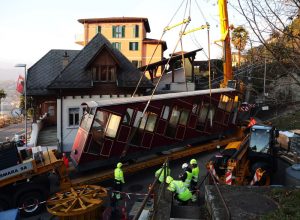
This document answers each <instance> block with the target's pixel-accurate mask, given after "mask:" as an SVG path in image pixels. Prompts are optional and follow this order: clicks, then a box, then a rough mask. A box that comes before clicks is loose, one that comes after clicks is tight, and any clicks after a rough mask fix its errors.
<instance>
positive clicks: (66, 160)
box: [62, 153, 69, 168]
mask: <svg viewBox="0 0 300 220" xmlns="http://www.w3.org/2000/svg"><path fill="white" fill-rule="evenodd" d="M62 159H63V162H64V164H65V166H66V168H69V159H68V157H67V155H66V153H63V154H62Z"/></svg>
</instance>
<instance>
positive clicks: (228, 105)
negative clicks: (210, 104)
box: [218, 95, 234, 112]
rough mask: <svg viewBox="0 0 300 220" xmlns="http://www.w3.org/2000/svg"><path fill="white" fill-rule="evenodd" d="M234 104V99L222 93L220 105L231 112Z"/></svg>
mask: <svg viewBox="0 0 300 220" xmlns="http://www.w3.org/2000/svg"><path fill="white" fill-rule="evenodd" d="M233 104H234V99H232V98H230V97H228V96H227V95H221V96H220V101H219V105H218V107H219V108H220V109H223V110H225V111H227V112H231V110H232V107H233Z"/></svg>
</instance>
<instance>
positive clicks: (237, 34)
mask: <svg viewBox="0 0 300 220" xmlns="http://www.w3.org/2000/svg"><path fill="white" fill-rule="evenodd" d="M248 36H249V34H248V31H247V30H246V29H245V28H244V27H243V26H238V27H237V28H235V29H234V30H233V31H232V37H231V42H232V44H233V46H234V48H235V49H237V50H238V66H239V67H240V65H241V52H242V51H243V50H244V49H245V47H246V44H247V41H248Z"/></svg>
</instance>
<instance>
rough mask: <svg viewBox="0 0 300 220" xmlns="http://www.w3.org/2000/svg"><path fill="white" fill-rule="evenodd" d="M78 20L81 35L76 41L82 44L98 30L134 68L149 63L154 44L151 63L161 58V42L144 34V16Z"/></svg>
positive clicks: (146, 30)
mask: <svg viewBox="0 0 300 220" xmlns="http://www.w3.org/2000/svg"><path fill="white" fill-rule="evenodd" d="M78 21H79V22H80V23H81V24H83V27H84V34H83V35H80V37H79V38H77V39H76V43H77V44H80V45H83V46H85V45H86V44H87V43H88V42H89V41H90V40H91V39H92V38H93V37H94V36H95V34H97V33H101V34H103V35H104V36H105V37H106V38H107V39H108V40H109V41H110V42H111V43H112V45H113V47H114V48H116V49H118V50H120V51H121V52H122V53H123V54H124V55H125V56H126V57H127V59H129V60H130V61H131V62H132V63H133V64H134V65H135V66H136V67H141V66H145V65H147V64H148V63H149V61H150V59H151V57H152V55H153V53H154V51H155V48H156V46H157V45H158V47H157V49H156V51H155V54H154V55H153V57H152V60H151V63H154V62H158V61H161V60H162V59H163V52H164V51H165V50H166V49H167V44H166V42H165V41H159V40H156V39H150V38H147V33H150V31H151V30H150V25H149V21H148V19H147V18H138V17H111V18H89V19H79V20H78ZM159 72H160V70H159Z"/></svg>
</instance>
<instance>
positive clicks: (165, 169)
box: [133, 158, 169, 220]
mask: <svg viewBox="0 0 300 220" xmlns="http://www.w3.org/2000/svg"><path fill="white" fill-rule="evenodd" d="M168 161H169V159H168V158H167V159H166V160H165V162H164V164H163V169H161V171H160V173H159V174H158V175H157V177H155V179H154V181H153V183H152V184H151V187H150V189H149V190H148V194H147V196H146V197H145V198H144V200H143V202H142V205H141V207H140V209H139V210H138V212H137V214H136V215H135V216H134V218H133V220H138V219H139V217H140V215H141V213H142V211H143V209H144V208H145V205H146V203H147V202H148V200H149V198H150V196H151V195H152V192H153V189H154V187H155V186H156V184H157V181H158V179H159V177H160V175H161V174H162V172H164V181H163V183H162V185H161V188H160V193H159V197H158V199H157V201H156V202H155V204H158V202H159V200H160V197H161V194H162V193H161V192H162V189H163V188H164V184H165V182H166V181H165V180H166V176H167V167H168ZM155 210H156V207H155V209H154V211H155Z"/></svg>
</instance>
